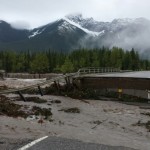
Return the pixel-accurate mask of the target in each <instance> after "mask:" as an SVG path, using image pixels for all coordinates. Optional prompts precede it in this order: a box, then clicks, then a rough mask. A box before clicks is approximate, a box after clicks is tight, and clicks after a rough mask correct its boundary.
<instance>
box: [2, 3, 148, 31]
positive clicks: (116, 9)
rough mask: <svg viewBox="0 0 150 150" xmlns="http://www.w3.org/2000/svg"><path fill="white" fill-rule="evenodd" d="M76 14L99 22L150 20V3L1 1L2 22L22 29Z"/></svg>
mask: <svg viewBox="0 0 150 150" xmlns="http://www.w3.org/2000/svg"><path fill="white" fill-rule="evenodd" d="M72 13H82V14H83V16H84V17H93V18H94V19H96V20H99V21H111V20H113V19H115V18H137V17H145V18H147V19H150V0H0V20H5V21H8V22H11V23H13V24H14V25H16V24H17V25H18V27H19V26H21V27H22V26H23V27H27V28H34V27H38V26H41V25H44V24H46V23H49V22H51V21H54V20H55V19H58V18H61V17H63V16H65V15H67V14H72Z"/></svg>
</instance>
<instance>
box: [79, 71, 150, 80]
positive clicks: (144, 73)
mask: <svg viewBox="0 0 150 150" xmlns="http://www.w3.org/2000/svg"><path fill="white" fill-rule="evenodd" d="M81 76H85V77H128V78H145V79H147V78H150V71H136V72H121V73H117V72H116V73H103V74H86V75H81Z"/></svg>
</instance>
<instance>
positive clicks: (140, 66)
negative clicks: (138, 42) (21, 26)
mask: <svg viewBox="0 0 150 150" xmlns="http://www.w3.org/2000/svg"><path fill="white" fill-rule="evenodd" d="M82 67H115V68H120V69H122V70H149V69H150V60H144V59H141V58H140V56H139V53H138V52H137V51H135V50H134V49H132V50H130V51H125V50H123V49H122V48H118V47H113V48H112V49H108V48H105V47H103V48H100V49H79V50H75V51H72V52H69V53H63V52H56V51H52V50H48V51H44V52H31V51H29V50H28V51H26V52H20V53H19V52H14V51H1V52H0V69H1V70H6V72H30V73H51V72H63V73H66V72H75V71H77V70H78V69H79V68H82Z"/></svg>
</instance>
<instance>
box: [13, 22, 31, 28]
mask: <svg viewBox="0 0 150 150" xmlns="http://www.w3.org/2000/svg"><path fill="white" fill-rule="evenodd" d="M11 26H12V27H13V28H15V29H29V28H30V24H29V23H28V22H26V21H21V20H19V21H15V22H11Z"/></svg>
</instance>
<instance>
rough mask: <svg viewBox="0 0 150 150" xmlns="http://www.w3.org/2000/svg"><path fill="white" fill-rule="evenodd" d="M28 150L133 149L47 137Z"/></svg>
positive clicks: (130, 149)
mask: <svg viewBox="0 0 150 150" xmlns="http://www.w3.org/2000/svg"><path fill="white" fill-rule="evenodd" d="M28 150H135V149H132V148H127V147H121V146H107V145H102V144H94V143H84V142H81V141H78V140H70V139H65V138H56V137H48V138H46V139H45V140H43V141H41V142H39V143H37V144H35V145H33V146H32V147H30V148H28Z"/></svg>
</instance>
